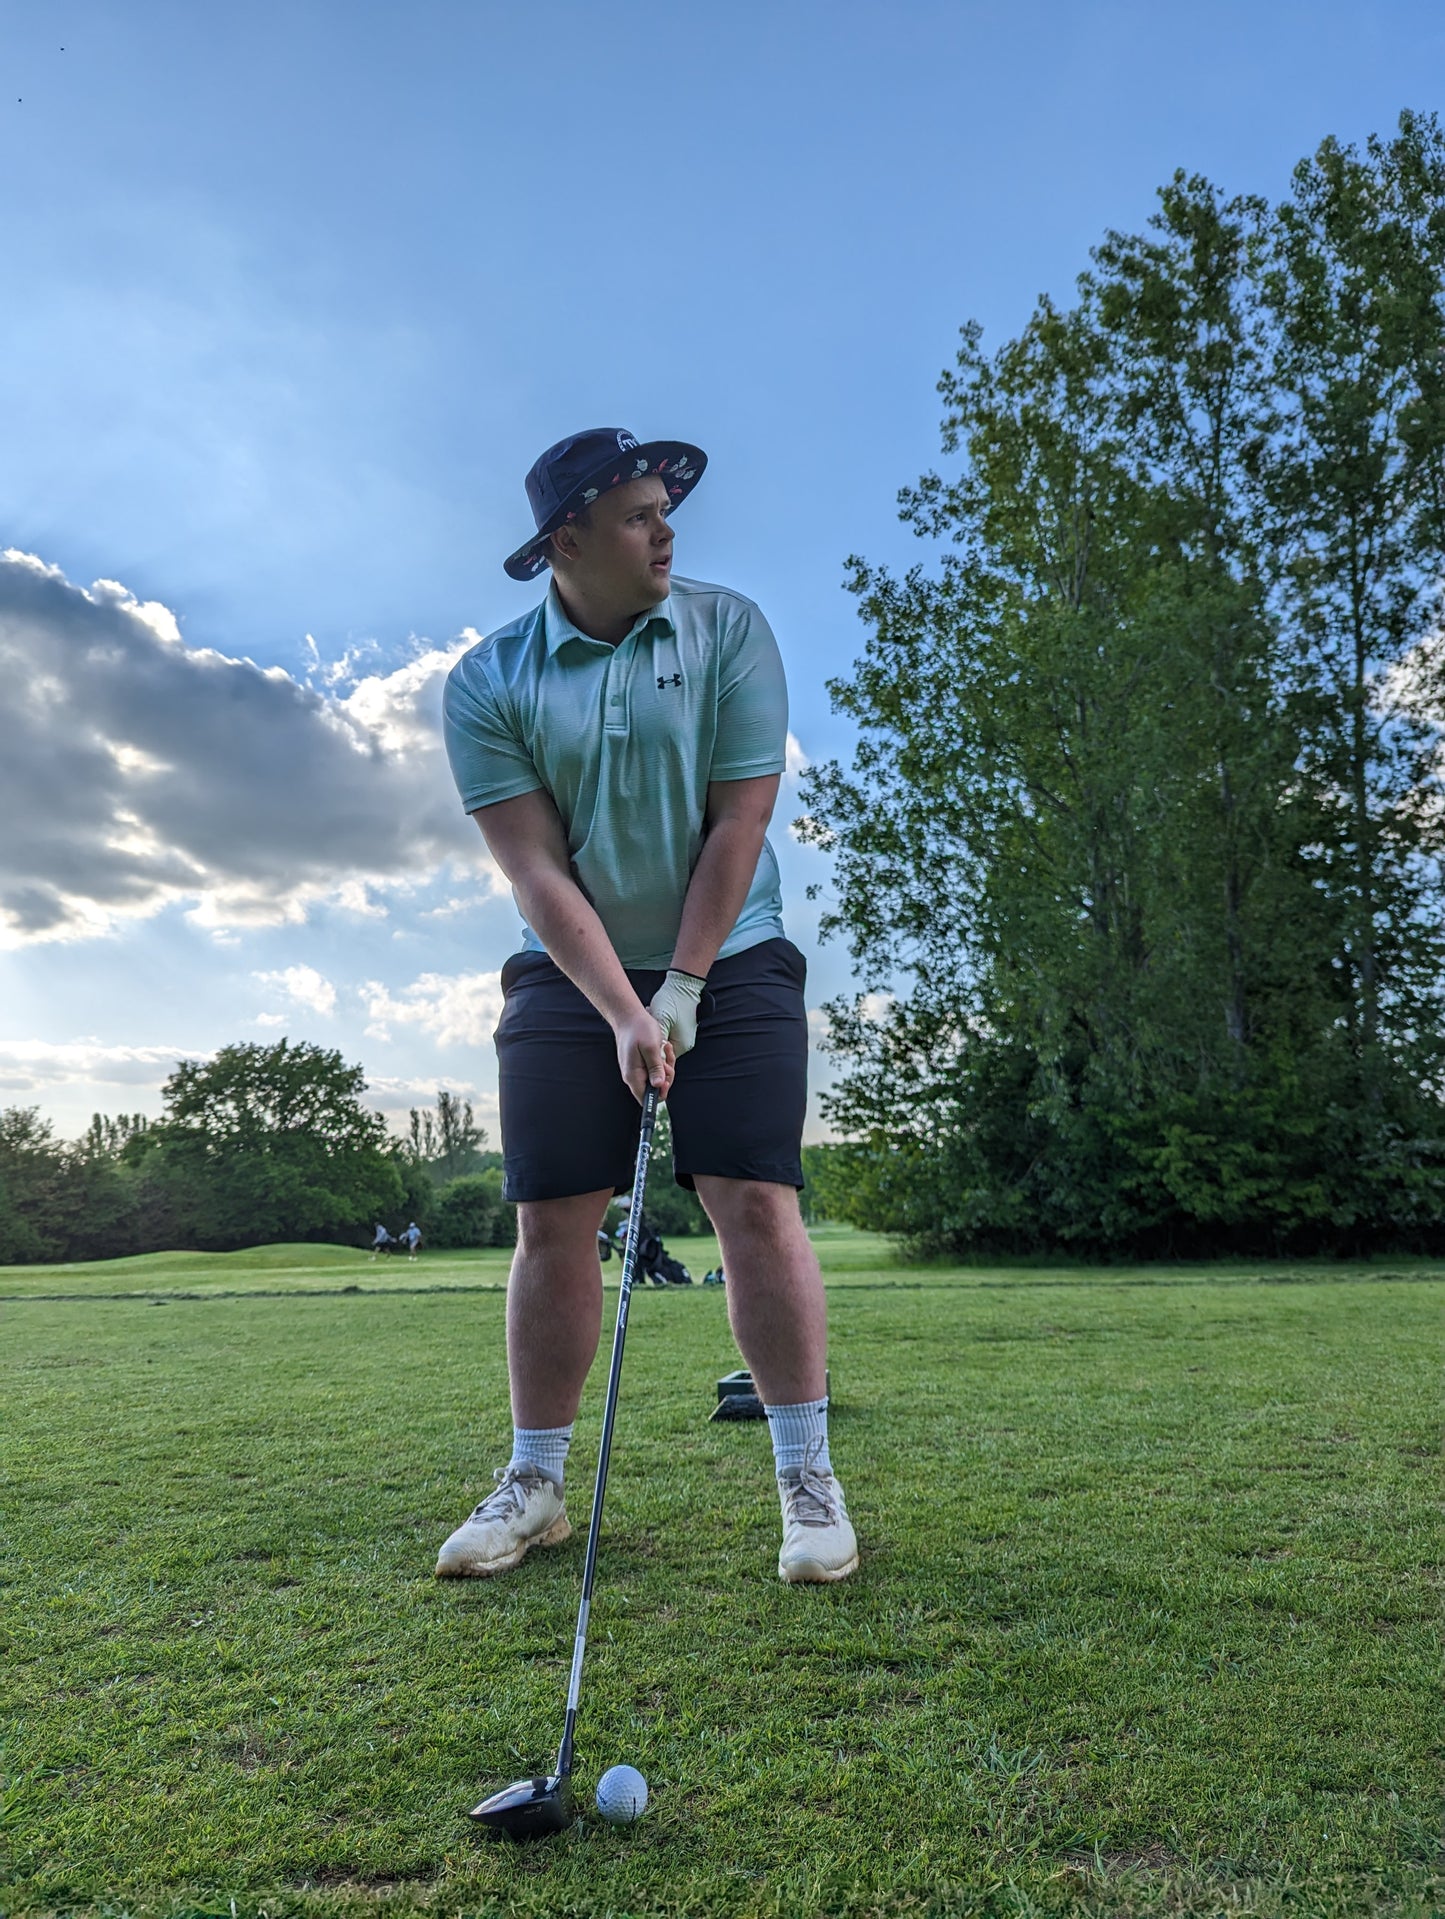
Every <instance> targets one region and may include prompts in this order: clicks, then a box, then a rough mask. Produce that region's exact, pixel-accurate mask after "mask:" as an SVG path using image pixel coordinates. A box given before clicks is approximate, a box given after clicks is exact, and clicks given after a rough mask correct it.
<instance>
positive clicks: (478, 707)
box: [442, 653, 542, 813]
mask: <svg viewBox="0 0 1445 1919" xmlns="http://www.w3.org/2000/svg"><path fill="white" fill-rule="evenodd" d="M442 731H443V734H444V736H445V739H446V747H447V758H448V759H449V760H450V761H451V768H452V778H453V779H454V780H455V781H456V783H457V791H458V793H459V794H460V795H461V800H462V810H463V811H464V812H467V813H475V812H476V811H477V809H478V807H481V806H496V805H497V804H498V803H499V802H500V801H502V800H514V799H516V798H517V797H518V795H519V794H521V793H534V792H536V790H537V789H538V788H539V787H540V786H541V785H542V781H541V779H540V778H539V777H538V774H537V769H536V767H535V765H534V764H533V762H532V756H531V754H530V753H529V752H528V751H527V749H526V747H525V746H524V745H523V743H522V741H521V739H520V738H519V737H518V735H517V730H516V727H515V725H514V724H511V723H510V722H509V718H508V716H507V715H506V714H505V713H504V711H503V709H502V706H501V703H500V702H499V701H498V699H497V695H496V692H495V689H494V688H493V686H492V683H491V680H490V678H489V677H488V674H487V670H486V667H485V665H484V664H483V662H482V661H481V659H480V658H478V657H477V656H476V655H475V654H473V653H468V654H465V655H464V656H463V657H462V658H461V659H460V660H458V661H457V663H456V665H455V666H454V667H453V668H452V670H451V672H450V673H449V674H448V675H447V683H446V691H445V693H444V694H443V695H442Z"/></svg>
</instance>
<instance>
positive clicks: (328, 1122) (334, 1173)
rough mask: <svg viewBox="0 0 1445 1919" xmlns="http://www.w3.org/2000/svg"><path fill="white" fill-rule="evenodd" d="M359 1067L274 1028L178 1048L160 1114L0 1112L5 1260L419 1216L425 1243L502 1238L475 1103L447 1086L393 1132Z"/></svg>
mask: <svg viewBox="0 0 1445 1919" xmlns="http://www.w3.org/2000/svg"><path fill="white" fill-rule="evenodd" d="M365 1087H366V1082H365V1078H364V1076H363V1073H362V1069H361V1068H360V1067H359V1066H354V1065H348V1064H347V1063H346V1062H345V1061H344V1060H343V1059H342V1057H341V1055H340V1053H339V1052H336V1051H333V1050H329V1049H327V1048H324V1047H319V1046H312V1045H307V1044H298V1045H292V1044H291V1043H290V1042H289V1041H288V1040H285V1039H282V1040H278V1041H277V1042H275V1043H274V1044H273V1045H270V1046H261V1045H254V1044H240V1045H232V1046H223V1047H222V1048H221V1049H220V1051H219V1052H218V1053H216V1054H215V1056H214V1057H213V1058H211V1059H209V1060H205V1061H195V1060H183V1061H181V1062H180V1063H179V1064H178V1065H177V1066H176V1069H175V1071H174V1072H173V1073H172V1074H171V1075H170V1077H169V1078H168V1079H167V1080H166V1082H165V1085H164V1087H163V1089H162V1100H163V1105H164V1111H163V1113H162V1116H161V1117H160V1118H159V1119H147V1118H146V1117H145V1116H144V1115H141V1114H123V1115H120V1116H118V1117H115V1118H110V1117H106V1116H104V1115H100V1114H97V1115H96V1116H95V1118H94V1119H93V1120H92V1121H91V1123H90V1126H89V1127H88V1128H87V1130H86V1131H85V1133H84V1134H83V1135H82V1136H81V1137H80V1138H79V1139H77V1140H70V1141H65V1140H58V1139H57V1138H56V1137H55V1134H54V1129H53V1127H51V1125H50V1124H49V1123H48V1122H47V1121H45V1120H44V1119H42V1118H41V1116H40V1114H39V1112H38V1110H37V1109H36V1108H34V1107H19V1106H16V1107H9V1108H7V1109H6V1110H4V1111H3V1112H0V1264H21V1263H29V1262H32V1261H55V1260H85V1259H113V1258H117V1257H120V1256H123V1255H126V1254H131V1253H148V1252H161V1251H171V1250H195V1251H201V1252H233V1251H236V1250H238V1249H239V1248H242V1247H246V1246H256V1245H265V1244H269V1243H272V1242H276V1241H324V1242H338V1241H339V1242H341V1243H348V1242H349V1243H355V1244H361V1243H367V1242H369V1240H370V1238H371V1232H372V1227H373V1224H374V1223H375V1222H376V1221H380V1222H382V1223H383V1224H385V1225H387V1226H389V1227H390V1228H391V1229H392V1230H400V1228H401V1227H402V1226H405V1225H406V1224H407V1222H408V1221H410V1220H412V1219H415V1220H416V1221H417V1223H418V1224H419V1225H420V1226H421V1228H422V1230H423V1232H424V1234H425V1236H426V1239H427V1242H428V1243H429V1244H431V1245H433V1246H440V1247H456V1246H504V1245H510V1244H511V1243H512V1242H513V1241H514V1240H515V1238H516V1209H515V1208H514V1207H513V1206H511V1205H510V1204H508V1203H507V1202H506V1201H505V1200H504V1199H503V1198H502V1173H501V1155H500V1154H499V1153H492V1152H488V1151H487V1150H486V1135H485V1134H484V1133H483V1132H482V1130H481V1129H480V1128H479V1127H478V1126H477V1124H476V1122H475V1119H474V1116H473V1112H472V1107H471V1104H470V1102H469V1101H466V1100H463V1099H461V1098H459V1097H458V1096H457V1095H456V1094H454V1093H451V1092H448V1091H446V1090H443V1091H441V1092H439V1093H438V1095H437V1102H436V1108H435V1111H433V1110H431V1109H426V1110H421V1109H413V1111H412V1113H411V1115H410V1126H409V1129H408V1132H407V1134H406V1135H405V1136H404V1137H403V1138H397V1137H396V1136H395V1135H394V1134H392V1133H391V1132H390V1131H389V1130H388V1128H387V1123H386V1120H385V1118H384V1117H383V1116H382V1114H380V1113H378V1112H373V1111H370V1110H368V1109H367V1107H366V1106H365V1105H363V1103H362V1094H363V1093H364V1091H365Z"/></svg>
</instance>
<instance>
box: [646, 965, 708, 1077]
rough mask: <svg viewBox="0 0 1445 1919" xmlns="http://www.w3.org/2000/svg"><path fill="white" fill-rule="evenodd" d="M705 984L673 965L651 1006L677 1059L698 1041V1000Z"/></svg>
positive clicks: (649, 1010) (651, 1011)
mask: <svg viewBox="0 0 1445 1919" xmlns="http://www.w3.org/2000/svg"><path fill="white" fill-rule="evenodd" d="M705 983H706V982H705V981H703V980H700V979H699V978H698V976H697V974H696V973H679V972H678V970H677V968H676V967H673V969H672V970H671V972H670V973H669V974H668V976H667V978H666V979H665V980H664V981H663V982H662V984H661V986H659V987H658V989H657V991H656V992H655V993H654V994H653V996H652V1000H651V1002H650V1004H649V1005H648V1008H647V1010H648V1012H649V1013H651V1015H652V1017H653V1018H654V1019H655V1020H656V1021H657V1023H658V1025H659V1026H660V1027H661V1028H662V1030H663V1032H664V1033H665V1034H666V1035H667V1037H668V1038H669V1039H670V1040H671V1041H672V1050H673V1054H674V1056H675V1057H676V1058H678V1059H681V1058H682V1056H683V1054H684V1053H690V1052H691V1051H692V1049H693V1047H694V1046H695V1045H696V1043H697V1003H698V1001H699V1000H700V999H701V998H702V989H703V986H704V985H705Z"/></svg>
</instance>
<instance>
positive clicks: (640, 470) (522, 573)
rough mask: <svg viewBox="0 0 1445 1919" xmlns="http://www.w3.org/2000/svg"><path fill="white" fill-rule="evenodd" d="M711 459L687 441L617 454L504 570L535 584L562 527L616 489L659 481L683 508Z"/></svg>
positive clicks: (658, 442)
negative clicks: (639, 482) (550, 547)
mask: <svg viewBox="0 0 1445 1919" xmlns="http://www.w3.org/2000/svg"><path fill="white" fill-rule="evenodd" d="M706 465H707V455H706V454H705V453H704V452H703V451H702V449H701V447H696V446H689V445H688V443H687V441H686V440H648V441H647V442H646V443H645V444H644V445H642V446H633V447H629V448H628V449H627V451H626V452H625V453H621V454H617V453H614V454H613V455H612V456H611V457H610V458H609V459H608V460H607V462H606V463H605V465H602V466H599V467H598V468H597V470H596V472H594V473H589V474H588V475H587V477H586V478H585V479H584V480H582V481H581V482H580V484H579V485H578V486H577V487H576V488H575V490H574V491H573V492H572V493H571V494H569V495H568V497H567V498H566V499H565V500H564V501H563V502H562V503H561V505H560V506H559V507H558V508H557V511H556V512H555V513H554V514H553V515H552V517H551V518H550V519H549V520H548V522H547V524H546V525H545V526H540V527H538V529H537V531H536V532H535V533H534V534H533V535H532V537H531V539H530V540H528V541H527V543H526V545H525V546H519V547H518V548H517V550H516V552H515V553H513V554H512V555H511V556H510V557H509V558H508V559H505V560H503V562H502V565H503V567H504V569H505V570H506V572H507V573H508V574H509V575H510V577H511V578H512V579H514V580H535V579H536V577H537V575H538V574H539V573H540V572H541V571H542V569H543V567H545V566H546V565H547V563H548V562H547V542H548V540H549V539H550V538H551V536H552V535H553V534H554V533H555V532H556V531H557V528H558V527H559V526H566V524H567V522H568V521H569V520H575V519H577V518H578V517H579V516H580V515H581V514H583V513H585V512H586V511H587V509H588V507H589V506H591V505H592V503H593V501H594V500H596V499H597V498H598V497H599V496H600V495H601V494H603V493H608V492H610V491H611V489H612V488H613V487H614V486H626V485H627V484H628V483H629V482H630V481H632V480H646V479H659V480H661V481H662V483H663V485H664V486H665V487H666V488H667V492H668V498H669V500H670V501H671V504H672V505H673V506H680V505H681V504H682V502H683V501H684V500H685V499H686V498H687V496H688V494H689V493H691V491H692V489H693V488H694V487H695V486H696V485H697V483H698V481H699V480H700V479H701V478H702V475H703V469H704V467H706Z"/></svg>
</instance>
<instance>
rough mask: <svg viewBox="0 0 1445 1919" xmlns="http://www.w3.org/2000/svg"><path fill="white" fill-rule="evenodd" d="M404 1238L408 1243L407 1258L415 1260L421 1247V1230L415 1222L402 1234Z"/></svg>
mask: <svg viewBox="0 0 1445 1919" xmlns="http://www.w3.org/2000/svg"><path fill="white" fill-rule="evenodd" d="M402 1238H403V1239H404V1240H405V1241H406V1251H407V1258H408V1259H415V1258H416V1256H417V1252H418V1250H419V1249H420V1247H421V1228H420V1226H418V1225H417V1223H416V1221H415V1220H413V1221H412V1222H411V1224H410V1226H408V1227H407V1229H406V1231H405V1232H404V1233H403V1234H402Z"/></svg>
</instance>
